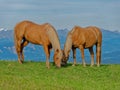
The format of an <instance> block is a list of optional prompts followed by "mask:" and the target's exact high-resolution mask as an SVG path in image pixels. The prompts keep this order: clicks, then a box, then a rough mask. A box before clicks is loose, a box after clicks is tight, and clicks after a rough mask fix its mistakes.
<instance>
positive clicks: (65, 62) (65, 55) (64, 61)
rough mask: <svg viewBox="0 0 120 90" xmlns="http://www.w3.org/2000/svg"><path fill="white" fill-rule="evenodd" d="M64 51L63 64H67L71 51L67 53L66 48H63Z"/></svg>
mask: <svg viewBox="0 0 120 90" xmlns="http://www.w3.org/2000/svg"><path fill="white" fill-rule="evenodd" d="M62 53H63V57H62V63H61V65H62V66H65V65H66V64H67V61H68V59H69V52H68V53H66V52H65V51H64V50H62Z"/></svg>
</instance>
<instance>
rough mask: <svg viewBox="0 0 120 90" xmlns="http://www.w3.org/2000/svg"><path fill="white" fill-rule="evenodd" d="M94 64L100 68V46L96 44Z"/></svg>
mask: <svg viewBox="0 0 120 90" xmlns="http://www.w3.org/2000/svg"><path fill="white" fill-rule="evenodd" d="M96 62H97V66H98V67H99V66H100V63H101V44H100V43H97V44H96Z"/></svg>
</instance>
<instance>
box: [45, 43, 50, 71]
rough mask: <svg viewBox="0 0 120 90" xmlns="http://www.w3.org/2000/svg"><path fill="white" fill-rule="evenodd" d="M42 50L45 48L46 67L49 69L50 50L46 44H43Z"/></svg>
mask: <svg viewBox="0 0 120 90" xmlns="http://www.w3.org/2000/svg"><path fill="white" fill-rule="evenodd" d="M44 50H45V54H46V67H47V68H48V69H49V68H50V63H49V58H50V50H49V49H48V46H47V45H44Z"/></svg>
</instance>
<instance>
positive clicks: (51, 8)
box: [0, 0, 120, 32]
mask: <svg viewBox="0 0 120 90" xmlns="http://www.w3.org/2000/svg"><path fill="white" fill-rule="evenodd" d="M119 9H120V0H109V1H108V0H100V1H98V0H91V1H90V0H80V1H79V0H71V1H69V0H60V1H56V0H51V1H48V0H44V1H42V0H39V1H38V0H34V1H33V0H29V1H24V0H21V1H16V0H7V1H5V0H1V1H0V11H1V12H0V20H1V24H0V29H1V28H5V29H8V30H12V29H13V28H14V26H15V25H16V23H19V22H20V21H23V20H30V21H32V22H35V23H38V24H42V23H46V22H48V23H51V24H52V25H53V26H54V27H55V28H56V30H59V29H65V28H67V29H68V30H71V29H72V28H73V27H74V26H75V25H79V26H81V27H86V26H97V27H99V28H103V29H105V30H110V31H119V32H120V25H119V21H120V12H119Z"/></svg>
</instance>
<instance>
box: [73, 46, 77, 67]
mask: <svg viewBox="0 0 120 90" xmlns="http://www.w3.org/2000/svg"><path fill="white" fill-rule="evenodd" d="M72 51H73V59H74V62H73V65H72V66H75V65H76V48H74V47H72Z"/></svg>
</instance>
